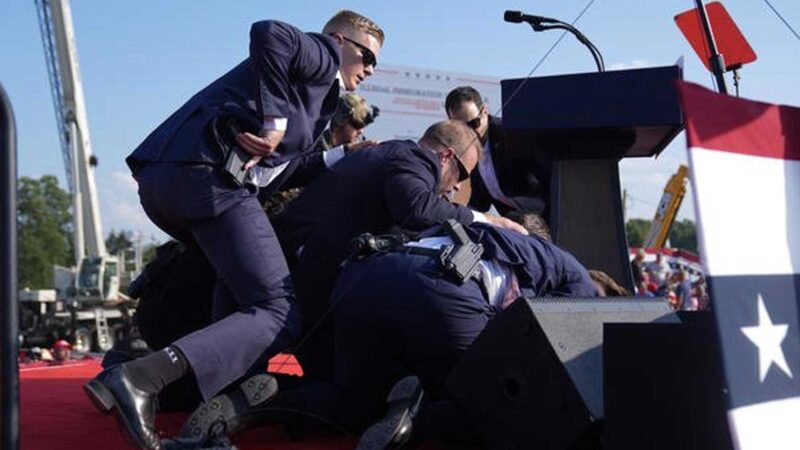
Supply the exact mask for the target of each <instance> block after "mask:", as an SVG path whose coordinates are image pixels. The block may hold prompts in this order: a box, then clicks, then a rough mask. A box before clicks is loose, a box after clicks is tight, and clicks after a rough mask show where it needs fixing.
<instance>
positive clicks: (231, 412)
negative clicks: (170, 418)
mask: <svg viewBox="0 0 800 450" xmlns="http://www.w3.org/2000/svg"><path fill="white" fill-rule="evenodd" d="M277 393H278V382H277V380H275V378H274V377H272V376H270V375H267V374H259V375H254V376H252V377H250V378H248V379H247V380H245V381H243V382H242V383H241V384H239V387H238V388H237V389H236V390H234V391H233V392H230V393H228V394H223V395H218V396H216V397H214V398H212V399H211V400H209V401H207V402H205V403H203V404H201V405H200V406H198V407H197V409H195V411H194V412H193V413H192V415H191V416H189V418H188V419H187V420H186V423H185V424H184V425H183V427H181V431H180V432H179V433H178V437H179V438H199V437H203V436H208V434H209V431H210V430H211V428H212V426H213V425H214V424H215V423H217V422H219V421H222V422H223V423H224V424H225V432H226V434H228V435H231V434H235V433H237V432H238V431H240V430H241V429H242V428H244V427H245V426H246V425H247V423H248V421H249V418H248V417H245V416H246V415H248V414H246V413H249V412H252V410H251V409H252V408H254V407H256V406H259V405H262V404H264V403H266V402H268V401H269V400H271V399H272V398H274V397H275V394H277Z"/></svg>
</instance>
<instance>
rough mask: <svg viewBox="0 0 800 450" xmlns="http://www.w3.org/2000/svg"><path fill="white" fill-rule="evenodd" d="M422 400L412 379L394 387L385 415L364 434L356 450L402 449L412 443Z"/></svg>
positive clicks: (400, 382)
mask: <svg viewBox="0 0 800 450" xmlns="http://www.w3.org/2000/svg"><path fill="white" fill-rule="evenodd" d="M422 396H423V391H422V386H421V385H420V382H419V379H418V378H417V377H415V376H408V377H405V378H403V379H401V380H400V381H398V382H397V383H395V384H394V386H393V387H392V390H391V392H390V393H389V396H388V397H387V398H386V402H387V403H388V407H387V411H386V415H384V416H383V417H382V418H381V419H380V420H379V421H377V422H376V423H374V424H373V425H372V426H370V427H369V428H367V430H366V431H364V434H362V435H361V439H359V441H358V445H357V446H356V450H384V449H399V448H403V446H404V445H405V444H406V443H408V442H409V440H410V439H411V433H412V432H413V429H414V419H415V418H416V416H417V413H418V412H419V406H420V403H421V402H422Z"/></svg>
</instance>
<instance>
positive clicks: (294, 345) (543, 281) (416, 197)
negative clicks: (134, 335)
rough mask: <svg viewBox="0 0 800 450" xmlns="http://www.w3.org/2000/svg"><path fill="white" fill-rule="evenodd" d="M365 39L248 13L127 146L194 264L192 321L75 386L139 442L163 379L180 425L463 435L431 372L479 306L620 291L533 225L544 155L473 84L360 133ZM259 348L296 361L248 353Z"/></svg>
mask: <svg viewBox="0 0 800 450" xmlns="http://www.w3.org/2000/svg"><path fill="white" fill-rule="evenodd" d="M385 39H386V36H385V34H384V31H383V30H382V29H381V28H380V27H379V26H378V25H377V24H376V23H374V22H373V21H372V20H370V19H369V18H367V17H365V16H363V15H360V14H358V13H355V12H352V11H341V12H339V13H337V14H336V15H334V16H333V17H332V18H331V19H330V20H329V21H328V22H327V23H326V24H325V25H324V26H323V28H322V32H321V33H307V32H302V31H300V30H298V29H297V28H295V27H293V26H292V25H289V24H286V23H283V22H278V21H271V20H267V21H261V22H256V23H254V24H253V25H252V27H251V30H250V54H249V56H248V58H246V59H245V60H244V61H243V62H242V63H241V64H239V65H238V66H236V67H234V68H233V69H231V70H230V71H229V72H228V73H226V74H225V75H223V76H222V77H220V78H219V79H217V80H216V81H214V82H212V83H211V84H210V85H209V86H207V87H206V88H204V89H203V90H201V91H200V92H199V93H197V94H196V95H195V96H193V97H192V98H190V99H189V100H188V101H187V103H186V104H184V105H183V106H182V107H181V108H179V109H178V110H177V111H176V112H175V113H174V114H172V115H171V116H170V117H169V118H168V119H166V120H165V121H164V122H163V123H162V124H161V125H160V126H159V127H158V128H156V130H155V131H153V132H152V133H151V134H150V135H149V136H148V137H147V138H146V139H145V141H144V142H143V143H142V144H141V145H140V146H139V147H138V148H137V149H136V150H135V151H134V152H133V153H132V154H131V155H130V156H129V157H128V158H127V160H126V161H127V163H128V165H129V167H130V169H131V171H132V174H133V177H134V179H135V180H136V181H137V183H138V185H139V196H140V200H141V204H142V207H143V209H144V211H145V213H146V214H147V216H148V217H149V218H150V219H151V220H152V221H153V222H154V223H155V224H156V225H157V226H158V227H159V228H161V229H162V230H164V231H165V232H166V233H168V234H169V235H170V236H172V237H173V238H174V239H176V240H177V241H180V243H181V244H182V245H183V246H185V247H186V248H189V249H194V251H195V253H196V254H197V255H202V256H201V257H202V258H204V259H206V260H207V261H208V263H209V264H210V267H211V268H212V269H213V272H214V273H215V274H216V281H215V285H214V288H213V298H212V300H211V301H210V306H209V308H208V309H209V311H210V313H209V314H208V318H207V319H208V320H207V323H206V325H204V326H202V327H200V328H198V329H196V330H194V331H192V332H190V333H188V334H185V335H182V336H180V337H179V338H177V339H175V340H174V341H172V342H170V343H169V344H168V345H166V346H164V347H163V348H162V349H158V350H157V351H154V352H152V353H150V354H147V355H146V356H143V357H139V358H135V359H131V360H128V361H126V362H120V363H116V364H111V365H109V366H108V367H107V368H106V369H105V370H104V371H103V372H101V373H100V374H99V375H98V376H97V377H95V378H93V379H92V380H90V381H89V382H87V383H86V384H85V386H84V390H85V392H86V394H87V396H88V397H89V399H90V400H91V401H92V402H93V404H94V405H95V406H96V407H97V408H98V410H100V411H101V412H104V413H113V414H114V415H115V417H116V418H117V419H118V420H119V422H120V423H121V425H122V429H124V430H125V431H126V433H127V434H128V435H129V436H130V437H131V438H132V439H133V441H134V442H135V443H136V444H137V445H138V446H140V447H141V448H147V449H160V448H164V447H165V446H166V445H167V444H166V443H165V442H164V441H162V440H161V438H160V436H159V434H158V431H157V430H156V425H155V416H156V413H157V407H156V403H157V402H156V400H157V399H158V398H159V395H160V394H161V393H162V392H163V391H164V390H165V389H166V388H167V387H169V386H171V385H174V384H176V383H177V382H179V381H181V380H189V381H191V383H193V384H194V385H195V387H196V391H197V393H198V396H199V398H200V400H201V403H200V404H199V405H198V406H197V408H196V409H195V410H194V412H193V413H192V415H191V416H190V417H189V419H188V420H187V422H186V424H185V425H184V427H183V429H182V430H181V438H182V439H193V438H195V439H203V438H206V437H208V436H209V435H210V434H211V433H212V431H213V430H215V429H217V428H218V425H220V424H222V425H224V426H223V429H225V430H227V431H228V432H235V431H237V430H239V429H241V427H243V426H244V425H245V424H246V420H245V418H246V417H251V416H252V415H253V414H255V413H256V412H257V411H259V409H260V408H261V409H262V410H264V411H266V409H265V408H267V409H268V407H275V408H283V409H285V410H292V411H304V412H305V413H306V414H307V415H308V416H309V417H316V418H323V419H324V420H323V421H324V422H326V423H335V424H336V425H337V429H340V430H341V429H344V430H348V431H350V432H352V433H357V434H360V435H361V440H360V443H359V446H360V448H399V447H400V446H402V445H403V444H405V443H409V442H419V441H420V440H422V439H426V438H429V437H433V436H436V430H445V429H451V428H449V427H447V426H443V424H448V423H459V424H461V426H460V427H457V428H458V430H459V432H460V433H462V434H466V435H469V433H470V426H469V425H468V423H467V420H466V419H464V418H463V416H462V415H461V413H460V411H459V409H458V407H457V405H454V404H453V402H452V401H451V400H450V399H449V396H448V394H447V392H446V389H445V388H444V379H445V377H446V376H447V374H448V373H449V371H450V369H452V367H453V366H454V364H455V362H456V361H457V360H458V358H459V357H460V355H461V354H463V352H464V351H465V350H466V349H467V348H468V347H469V345H470V344H471V343H472V341H473V340H475V339H476V337H477V336H478V335H479V334H480V332H481V331H482V330H483V328H484V327H485V326H486V324H487V323H488V322H489V321H490V320H492V318H493V317H494V316H495V315H496V314H498V313H500V312H501V311H502V310H503V309H505V308H506V307H507V306H508V305H509V304H511V303H512V302H513V301H515V300H516V299H517V298H519V297H523V296H524V297H542V296H573V297H575V296H577V297H594V296H599V295H605V294H613V293H617V294H620V295H622V294H624V293H625V292H624V289H622V288H621V287H620V286H618V285H617V284H616V283H614V281H613V280H611V279H610V278H608V276H607V275H605V274H602V273H600V272H594V271H592V272H591V273H590V271H587V269H586V268H584V267H583V266H582V265H581V263H580V262H579V261H578V260H577V259H576V258H575V257H573V256H572V255H570V254H569V253H568V252H566V251H564V250H562V249H560V248H559V247H558V246H557V245H555V244H553V243H552V242H551V241H550V239H549V235H548V233H547V227H546V222H545V221H544V219H543V217H546V210H547V189H546V187H547V186H548V185H549V179H548V177H549V170H550V167H549V163H548V162H547V161H546V160H545V159H542V161H541V164H540V165H537V166H536V167H523V166H521V165H513V164H509V162H508V158H507V157H506V152H507V150H508V149H507V148H506V145H505V140H504V134H503V128H502V121H501V120H500V119H499V118H496V117H492V116H491V115H490V114H489V111H488V110H487V108H486V106H485V105H484V104H483V102H482V98H481V95H480V93H479V92H478V91H477V90H475V89H474V88H473V87H470V86H462V87H459V88H456V89H454V90H453V91H452V92H450V94H449V95H448V96H447V99H446V102H445V105H444V106H445V110H446V114H447V117H443V118H442V120H441V121H439V122H436V123H433V124H431V125H430V127H428V128H427V130H425V132H424V133H423V135H422V137H421V138H420V139H419V140H418V141H412V140H389V141H385V142H378V141H373V140H364V139H362V134H363V130H364V129H365V128H366V127H367V126H368V125H369V124H370V122H372V120H374V119H375V117H376V116H377V110H376V109H375V108H374V107H371V106H370V105H368V104H367V103H366V101H365V100H364V99H362V98H360V97H358V96H357V95H355V94H354V93H353V91H355V90H356V89H357V87H358V86H359V84H361V83H362V82H363V81H364V80H365V79H366V78H367V77H369V76H371V75H372V74H373V73H374V71H375V67H376V66H377V64H378V57H379V55H380V50H381V48H382V47H383V45H384V41H385ZM343 91H347V93H346V94H344V95H343ZM467 182H469V183H470V184H471V186H472V192H471V195H470V196H469V198H468V199H466V201H464V202H461V203H458V202H455V201H453V200H454V199H455V198H456V197H457V196H458V194H459V193H460V192H462V190H463V188H464V185H465V184H466V183H467ZM297 188H302V190H298V189H297ZM287 192H288V194H287ZM265 203H266V206H267V213H268V214H266V213H265V210H264V206H265ZM464 203H465V204H464ZM657 273H658V274H659V276H662V278H663V277H666V276H667V275H666V273H664V272H663V271H659V272H657ZM661 281H662V282H663V279H662V280H661ZM684 284H685V283H684ZM679 286H683V284H679ZM682 292H683V291H682ZM683 295H686V294H685V293H684V294H683ZM279 352H291V353H293V354H294V355H296V357H297V358H298V360H299V361H300V363H301V364H302V367H303V371H304V376H303V377H302V380H301V381H299V382H298V381H297V380H291V381H287V380H281V379H278V378H276V377H274V376H272V375H270V374H266V373H264V367H265V366H266V361H267V360H268V359H269V358H271V357H272V356H274V355H276V354H277V353H279ZM387 402H388V406H387ZM442 411H445V412H446V413H442ZM280 420H289V419H287V418H281V419H280ZM462 437H463V436H462ZM195 444H196V443H195ZM169 445H171V446H173V448H174V446H175V445H176V444H175V442H171V443H170V444H169Z"/></svg>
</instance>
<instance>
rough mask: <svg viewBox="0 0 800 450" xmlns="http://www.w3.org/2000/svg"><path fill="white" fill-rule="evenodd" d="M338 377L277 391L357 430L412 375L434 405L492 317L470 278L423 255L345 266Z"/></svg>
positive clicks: (339, 291)
mask: <svg viewBox="0 0 800 450" xmlns="http://www.w3.org/2000/svg"><path fill="white" fill-rule="evenodd" d="M330 307H331V311H332V313H333V316H334V317H333V319H334V320H333V327H332V328H333V335H334V343H335V352H334V354H333V356H334V357H335V374H334V376H333V378H332V379H330V380H329V381H327V382H324V381H316V380H315V382H313V383H310V384H308V385H306V386H303V387H300V388H298V389H297V390H296V391H295V392H284V393H282V394H281V395H282V397H283V398H282V401H283V402H284V405H285V406H291V407H296V408H298V409H303V410H306V411H309V412H311V413H313V414H315V415H319V416H322V417H325V418H328V419H329V420H331V421H334V422H336V423H337V424H338V425H340V426H342V427H344V428H347V429H350V430H351V431H358V430H362V429H364V428H365V427H366V426H368V425H370V424H372V423H373V422H374V421H375V420H377V419H378V418H379V417H380V416H381V415H382V414H383V412H384V410H385V407H386V404H385V399H386V395H387V394H388V393H389V391H390V390H391V387H392V385H393V384H394V383H395V382H396V381H397V380H399V379H400V378H401V377H403V376H406V375H409V374H415V375H417V376H418V377H419V378H420V380H421V381H422V385H423V387H424V389H425V391H426V395H428V396H429V397H430V398H431V399H432V400H437V399H443V398H447V393H446V392H445V387H444V381H445V379H446V377H447V375H448V374H449V373H450V370H451V369H452V367H453V366H454V365H455V363H456V362H457V361H458V359H459V358H460V357H461V355H462V354H463V352H464V351H465V350H466V349H467V348H468V347H469V346H470V345H471V344H472V342H473V341H474V340H475V338H477V336H478V335H479V334H480V333H481V331H483V329H484V327H485V326H486V324H487V323H488V322H489V320H491V318H492V317H494V315H495V314H496V309H495V308H493V307H492V306H490V305H489V304H488V303H487V302H486V300H485V296H484V294H483V292H482V290H481V287H480V286H479V284H478V283H477V282H475V281H474V280H469V281H467V282H466V283H464V284H461V285H459V284H457V283H454V282H451V281H449V280H448V279H445V277H444V276H443V274H442V273H441V265H440V263H439V262H438V261H437V260H435V259H433V258H431V257H429V256H424V255H411V254H406V253H388V254H383V255H377V256H373V257H370V258H367V259H365V260H362V261H357V262H351V263H349V264H348V265H347V266H346V267H345V268H344V269H343V270H342V271H341V273H340V275H339V279H338V281H337V283H336V287H335V288H334V290H333V294H332V295H331V304H330Z"/></svg>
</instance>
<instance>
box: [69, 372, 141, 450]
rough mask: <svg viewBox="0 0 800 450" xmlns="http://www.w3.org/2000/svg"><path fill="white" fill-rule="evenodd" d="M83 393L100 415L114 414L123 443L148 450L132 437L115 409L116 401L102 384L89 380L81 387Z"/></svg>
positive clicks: (130, 431)
mask: <svg viewBox="0 0 800 450" xmlns="http://www.w3.org/2000/svg"><path fill="white" fill-rule="evenodd" d="M83 392H85V393H86V396H87V397H89V400H91V402H92V404H93V405H94V407H95V408H97V410H98V411H100V412H101V413H102V414H106V415H107V414H111V413H112V412H113V413H114V414H113V415H114V419H116V421H117V427H118V428H119V430H120V434H121V435H122V438H123V440H125V442H127V443H128V444H129V445H131V446H133V447H136V448H148V447H147V446H146V445H144V443H142V442H139V441H138V440H137V439H136V438H135V437H134V432H133V430H131V428H130V427H129V426H128V422H127V421H126V420H125V419H124V418H123V417H122V414H121V413H120V412H119V408H117V400H116V399H115V398H114V394H112V393H111V391H109V390H108V388H107V387H105V385H103V383H101V382H100V381H98V380H96V379H92V380H89V381H88V382H86V384H84V385H83Z"/></svg>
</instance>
